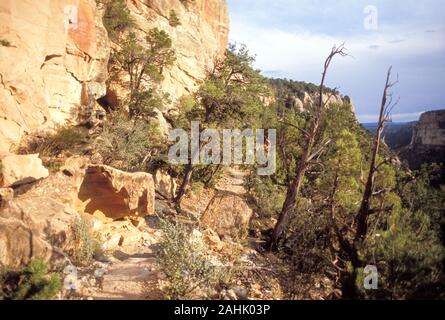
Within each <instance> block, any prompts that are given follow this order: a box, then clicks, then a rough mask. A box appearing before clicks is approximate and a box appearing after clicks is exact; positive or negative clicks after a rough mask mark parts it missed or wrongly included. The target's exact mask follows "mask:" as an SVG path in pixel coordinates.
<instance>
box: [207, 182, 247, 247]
mask: <svg viewBox="0 0 445 320" xmlns="http://www.w3.org/2000/svg"><path fill="white" fill-rule="evenodd" d="M252 214H253V211H252V209H250V208H249V206H248V205H247V203H246V199H245V198H244V197H243V196H240V195H237V194H234V193H231V192H228V191H218V192H216V194H215V195H214V196H213V198H212V199H211V200H210V202H209V204H208V205H207V208H206V210H205V211H204V213H203V215H202V216H201V224H202V225H203V227H204V228H209V229H212V230H214V231H215V232H216V233H217V234H218V235H219V236H220V237H222V238H223V237H231V238H234V239H236V238H242V237H244V236H245V235H246V234H247V229H248V227H249V223H250V219H251V218H252Z"/></svg>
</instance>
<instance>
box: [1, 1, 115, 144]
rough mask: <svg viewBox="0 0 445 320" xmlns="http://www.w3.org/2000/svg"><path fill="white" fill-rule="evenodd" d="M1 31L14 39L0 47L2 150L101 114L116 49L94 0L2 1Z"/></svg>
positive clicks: (10, 38) (3, 34)
mask: <svg viewBox="0 0 445 320" xmlns="http://www.w3.org/2000/svg"><path fill="white" fill-rule="evenodd" d="M70 21H71V23H69V22H70ZM0 35H2V36H1V37H2V40H6V41H8V42H9V43H10V45H9V46H3V45H0V56H1V59H0V84H1V85H0V115H1V116H0V152H8V151H9V150H10V147H11V145H13V144H17V143H18V142H19V140H20V138H21V136H22V135H23V134H24V133H31V132H33V131H35V130H37V129H45V128H49V127H53V126H54V125H55V124H63V123H65V122H69V123H79V122H84V121H85V120H86V119H84V117H85V116H87V117H94V116H95V114H93V113H94V111H89V109H91V110H94V108H95V99H97V98H100V97H101V96H103V95H105V92H106V86H105V80H106V79H107V64H108V57H109V51H110V49H109V43H108V37H107V33H106V30H105V28H104V27H103V25H102V18H101V16H100V14H99V12H98V10H97V9H96V3H95V1H94V0H51V1H49V0H43V1H39V2H38V4H37V3H36V2H35V1H33V0H20V1H1V2H0Z"/></svg>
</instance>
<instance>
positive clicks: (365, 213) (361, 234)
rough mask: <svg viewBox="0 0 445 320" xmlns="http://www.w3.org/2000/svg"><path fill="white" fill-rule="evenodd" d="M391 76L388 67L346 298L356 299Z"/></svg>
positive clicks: (344, 291) (358, 215)
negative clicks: (361, 248)
mask: <svg viewBox="0 0 445 320" xmlns="http://www.w3.org/2000/svg"><path fill="white" fill-rule="evenodd" d="M390 78H391V68H389V70H388V73H387V77H386V83H385V88H384V90H383V96H382V102H381V105H380V115H379V122H378V126H377V131H376V133H375V135H374V145H373V149H372V155H371V163H370V165H369V173H368V178H367V181H366V186H365V191H364V192H363V198H362V202H361V205H360V209H359V211H358V214H357V216H356V219H355V224H356V233H355V237H354V242H353V244H352V246H351V252H350V253H349V260H350V261H351V264H352V268H353V271H352V273H350V274H349V276H347V277H346V278H345V279H344V282H343V284H344V290H343V289H342V292H343V297H344V298H346V299H356V298H357V288H356V287H355V286H356V280H357V269H358V268H360V267H362V264H363V263H362V261H361V260H360V258H359V255H358V252H359V249H360V245H361V244H362V243H363V240H365V238H366V234H367V232H368V217H369V215H370V212H371V199H372V195H373V192H374V179H375V173H376V172H377V165H376V162H377V156H378V153H379V149H380V140H381V136H382V131H383V129H384V126H385V122H386V121H387V117H388V115H389V113H390V112H391V110H392V108H393V107H394V106H395V104H394V105H393V106H391V102H390V103H389V105H388V102H387V101H388V90H389V89H390V88H391V87H392V86H393V85H394V84H393V83H390Z"/></svg>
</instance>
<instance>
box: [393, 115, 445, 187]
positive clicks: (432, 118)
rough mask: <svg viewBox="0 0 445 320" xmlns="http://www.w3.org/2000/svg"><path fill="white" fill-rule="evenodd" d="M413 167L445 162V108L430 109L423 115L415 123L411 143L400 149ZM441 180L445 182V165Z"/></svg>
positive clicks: (403, 157) (404, 158) (415, 168)
mask: <svg viewBox="0 0 445 320" xmlns="http://www.w3.org/2000/svg"><path fill="white" fill-rule="evenodd" d="M399 155H400V158H401V159H403V160H406V161H407V162H408V165H409V167H410V168H411V169H413V170H417V169H419V168H420V167H421V166H422V165H423V164H429V163H444V162H445V110H438V111H430V112H426V113H424V114H422V115H421V117H420V120H419V122H418V123H417V124H416V125H414V129H413V136H412V140H411V144H410V145H409V146H407V147H405V148H402V150H401V151H400V154H399ZM441 181H443V182H445V167H444V168H443V169H442V178H441Z"/></svg>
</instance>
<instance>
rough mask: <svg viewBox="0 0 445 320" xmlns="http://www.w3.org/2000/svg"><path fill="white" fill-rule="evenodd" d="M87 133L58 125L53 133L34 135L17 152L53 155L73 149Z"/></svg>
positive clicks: (45, 155) (82, 140)
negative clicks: (24, 146)
mask: <svg viewBox="0 0 445 320" xmlns="http://www.w3.org/2000/svg"><path fill="white" fill-rule="evenodd" d="M86 138H87V134H86V133H85V132H83V131H82V130H81V129H80V128H78V127H60V128H58V129H57V130H56V132H55V133H51V134H45V135H43V136H41V137H35V138H34V139H33V140H32V141H30V142H29V144H28V146H27V147H26V148H23V149H22V150H19V153H39V154H40V155H41V156H43V157H55V156H57V155H59V154H60V153H62V152H64V151H71V152H72V151H74V149H75V148H76V147H78V146H79V145H81V144H82V143H83V142H84V141H85V139H86Z"/></svg>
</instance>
